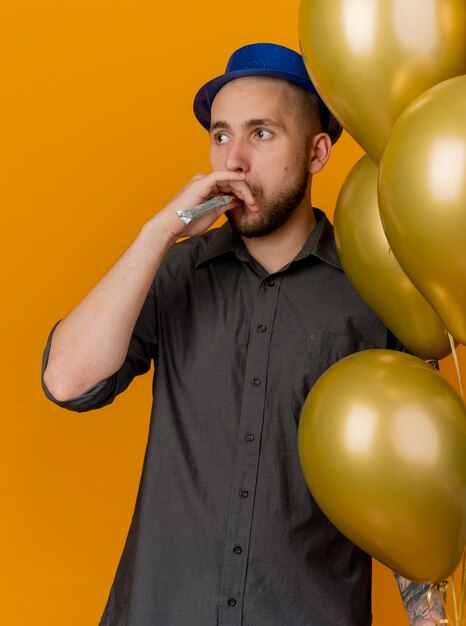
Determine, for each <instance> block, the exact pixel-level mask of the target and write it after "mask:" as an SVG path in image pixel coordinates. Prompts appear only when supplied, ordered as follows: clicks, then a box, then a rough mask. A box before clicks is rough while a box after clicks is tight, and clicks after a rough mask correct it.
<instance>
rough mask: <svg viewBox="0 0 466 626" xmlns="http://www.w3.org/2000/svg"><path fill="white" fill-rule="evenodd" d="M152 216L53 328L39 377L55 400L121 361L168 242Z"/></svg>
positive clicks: (93, 381)
mask: <svg viewBox="0 0 466 626" xmlns="http://www.w3.org/2000/svg"><path fill="white" fill-rule="evenodd" d="M173 242H174V239H171V238H169V237H168V236H167V235H166V234H165V233H164V231H163V230H161V229H159V228H158V224H157V220H156V218H154V219H153V220H151V221H150V222H148V223H147V224H146V225H145V226H144V227H143V228H142V229H141V231H140V233H139V235H138V236H137V237H136V239H135V240H134V241H133V243H132V244H131V245H130V246H129V248H128V249H127V250H126V252H125V253H124V254H123V255H122V256H121V257H120V259H119V260H118V261H117V262H116V263H115V265H114V266H113V267H112V268H111V269H110V270H109V271H108V272H107V274H106V275H105V276H104V277H103V278H102V280H101V281H100V282H99V283H98V284H97V285H96V286H95V287H94V288H93V289H92V290H91V291H90V292H89V293H88V295H87V296H86V297H85V298H84V299H83V300H82V301H81V302H80V303H79V304H78V305H77V306H76V307H75V308H74V309H73V310H72V311H71V313H69V315H67V317H65V318H64V319H63V320H62V321H61V322H60V324H59V325H58V326H57V328H56V329H55V332H54V335H53V339H52V344H51V348H50V355H49V361H48V364H47V368H46V370H45V372H44V381H45V384H46V385H47V387H48V388H49V390H50V392H51V393H52V394H53V395H54V396H55V398H56V399H57V400H61V401H64V400H69V399H70V398H74V397H76V396H78V395H80V394H81V393H83V392H84V391H86V390H87V389H89V388H90V387H92V386H93V385H95V384H97V383H98V382H100V381H101V380H104V379H105V378H107V377H108V376H110V375H111V374H113V373H114V372H116V371H117V370H118V368H119V367H120V366H121V365H122V363H123V361H124V359H125V356H126V353H127V350H128V345H129V341H130V339H131V334H132V332H133V329H134V326H135V324H136V321H137V318H138V315H139V313H140V311H141V308H142V306H143V304H144V301H145V298H146V296H147V293H148V291H149V288H150V285H151V283H152V281H153V278H154V276H155V274H156V272H157V269H158V267H159V266H160V263H161V262H162V260H163V257H164V256H165V254H166V252H167V251H168V249H169V248H170V246H171V245H172V244H173Z"/></svg>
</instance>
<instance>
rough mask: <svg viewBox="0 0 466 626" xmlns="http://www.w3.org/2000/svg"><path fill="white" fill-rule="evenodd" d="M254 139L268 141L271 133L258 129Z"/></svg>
mask: <svg viewBox="0 0 466 626" xmlns="http://www.w3.org/2000/svg"><path fill="white" fill-rule="evenodd" d="M256 137H257V138H258V139H270V138H271V137H272V133H271V132H270V131H268V130H265V129H264V128H258V129H257V130H256Z"/></svg>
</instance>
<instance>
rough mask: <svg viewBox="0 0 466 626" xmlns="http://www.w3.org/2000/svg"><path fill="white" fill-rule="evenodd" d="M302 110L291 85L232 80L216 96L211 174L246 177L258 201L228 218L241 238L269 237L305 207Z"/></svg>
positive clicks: (307, 153)
mask: <svg viewBox="0 0 466 626" xmlns="http://www.w3.org/2000/svg"><path fill="white" fill-rule="evenodd" d="M300 107H302V103H301V101H300V98H299V97H298V95H297V94H296V91H295V90H294V88H293V86H292V85H290V84H289V83H287V82H286V81H283V80H279V79H271V78H262V77H247V78H240V79H237V80H233V81H231V82H230V83H227V84H226V85H225V86H224V87H223V88H222V89H221V90H220V91H219V93H218V94H217V96H216V97H215V100H214V102H213V105H212V112H211V129H210V138H211V143H210V161H211V165H212V169H213V170H230V171H242V172H244V173H245V175H246V183H247V184H248V186H249V187H250V189H251V191H252V192H253V194H254V196H255V198H256V202H257V207H255V210H250V209H249V208H248V206H247V205H244V204H243V205H242V206H240V207H238V208H236V209H233V210H231V211H228V212H227V214H226V215H227V217H228V219H229V220H230V223H231V224H232V226H233V228H234V229H235V230H236V231H237V232H238V233H239V234H241V235H242V236H244V237H259V236H263V235H267V234H269V233H271V232H273V231H274V230H276V229H277V228H279V227H280V226H281V225H282V224H284V223H285V222H286V221H287V220H288V219H289V218H290V217H291V216H292V215H293V214H294V213H295V211H297V210H299V209H303V208H305V207H306V191H307V188H308V182H309V157H310V147H309V146H310V141H309V130H308V129H304V128H303V123H302V117H303V116H302V111H301V109H300ZM306 210H307V208H306Z"/></svg>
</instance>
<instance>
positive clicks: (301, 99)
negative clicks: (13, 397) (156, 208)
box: [44, 44, 434, 626]
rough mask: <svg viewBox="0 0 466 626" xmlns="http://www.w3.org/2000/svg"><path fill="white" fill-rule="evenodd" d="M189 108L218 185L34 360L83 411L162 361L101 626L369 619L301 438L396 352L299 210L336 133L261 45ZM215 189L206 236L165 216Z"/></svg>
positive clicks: (60, 394) (363, 569)
mask: <svg viewBox="0 0 466 626" xmlns="http://www.w3.org/2000/svg"><path fill="white" fill-rule="evenodd" d="M194 111H195V114H196V116H197V118H198V119H199V121H200V122H201V123H202V124H203V126H204V127H205V128H207V129H208V130H209V134H210V158H211V165H212V172H211V173H210V174H208V175H198V176H195V177H194V178H193V179H192V181H191V182H190V183H189V184H188V185H187V186H186V187H185V188H184V189H183V190H182V191H180V193H179V194H178V195H177V196H175V198H174V199H173V200H172V201H171V202H170V203H169V205H168V206H166V207H165V208H164V209H162V210H161V211H160V212H158V213H157V214H156V215H155V216H154V217H153V218H152V219H151V220H149V222H148V223H147V224H145V225H144V226H143V227H142V229H141V231H140V233H139V235H138V236H137V237H136V239H135V240H134V242H133V243H132V244H131V246H130V247H129V248H128V250H127V251H126V252H125V254H124V255H123V256H122V257H121V258H120V260H119V261H118V262H117V263H116V264H115V266H114V267H113V268H112V269H111V270H110V271H109V272H108V274H107V275H106V276H105V277H104V278H103V279H102V281H100V282H99V283H98V284H97V286H96V287H95V288H94V289H93V290H92V291H91V292H90V293H89V294H88V296H86V298H85V299H84V300H83V301H82V302H81V303H80V304H79V305H78V306H77V307H76V308H75V309H74V310H73V311H72V312H71V313H70V314H69V315H68V316H67V317H66V318H65V319H64V320H63V321H62V322H60V324H58V326H57V327H56V329H55V332H54V333H53V338H52V339H51V340H49V344H48V346H47V349H46V352H45V357H44V366H46V367H45V372H44V387H45V390H46V393H47V394H48V396H49V397H50V398H51V399H53V400H54V401H55V402H57V403H58V404H60V405H62V406H64V407H67V408H70V409H73V410H77V411H83V410H89V409H94V408H98V407H101V406H103V405H105V404H108V403H109V402H111V401H112V400H113V399H114V397H115V396H116V395H117V394H118V393H120V392H121V391H122V390H123V389H125V388H126V387H127V385H128V384H129V383H130V381H131V380H132V378H133V377H134V376H135V375H137V374H141V373H143V372H145V371H147V370H148V369H149V367H150V363H151V360H152V359H154V361H155V362H156V375H155V377H154V407H153V415H152V420H151V426H150V434H149V441H148V446H147V451H146V456H145V461H144V468H143V475H142V480H141V485H140V489H139V494H138V499H137V504H136V510H135V514H134V517H133V521H132V524H131V528H130V531H129V535H128V539H127V542H126V545H125V549H124V552H123V556H122V558H121V561H120V564H119V567H118V571H117V574H116V578H115V582H114V584H113V587H112V590H111V593H110V597H109V600H108V603H107V606H106V609H105V612H104V615H103V617H102V621H101V624H102V626H122V625H123V624H124V625H126V626H149V624H150V625H155V624H157V625H160V626H210V625H212V626H213V625H215V624H221V625H232V626H233V625H238V626H239V625H240V624H241V625H243V626H246V625H248V626H304V625H306V626H308V625H311V624H319V625H325V624H326V625H329V626H330V625H332V626H335V625H337V624H341V625H344V626H348V625H355V626H356V625H358V626H361V625H363V624H369V623H370V622H371V611H370V579H371V574H370V571H371V570H370V557H369V556H368V555H366V554H364V553H363V552H362V551H361V550H359V549H358V548H356V547H355V546H354V545H353V544H352V543H351V542H349V541H348V540H347V539H346V538H345V537H343V536H342V535H341V534H340V533H339V532H338V531H337V530H336V529H335V528H334V527H333V525H332V524H331V523H330V522H329V521H328V520H327V519H326V517H325V516H324V515H323V513H322V512H321V511H320V510H319V508H318V507H317V505H316V503H315V502H314V500H313V499H312V497H311V495H310V494H309V492H308V490H307V488H306V485H305V483H304V480H303V477H302V474H301V471H300V467H299V461H298V456H297V441H296V436H297V424H298V420H299V413H300V408H301V406H302V403H303V401H304V399H305V397H306V395H307V393H308V391H309V389H310V388H311V386H312V385H313V383H314V382H315V381H316V380H317V378H318V377H319V376H320V374H321V373H322V372H323V371H325V369H327V367H329V366H330V365H331V364H332V363H333V362H335V361H336V360H338V359H340V358H342V357H344V356H346V355H347V354H350V353H352V352H354V351H357V350H361V349H365V348H374V347H378V348H387V347H393V348H400V346H399V345H398V344H397V342H396V341H395V340H394V338H393V337H392V336H391V335H390V333H389V332H388V331H387V329H386V328H385V327H384V326H383V325H382V323H381V322H380V321H379V320H378V319H377V318H376V317H375V316H374V315H373V314H372V313H371V312H370V311H369V309H368V308H367V307H366V306H365V304H364V303H363V302H362V301H361V300H360V298H359V297H358V296H357V294H356V293H355V292H354V290H353V289H352V288H351V286H350V285H349V283H348V281H347V279H346V277H345V276H344V274H343V272H342V270H341V267H340V264H339V261H338V258H337V255H336V253H335V247H334V243H333V235H332V228H331V225H330V223H329V222H328V221H327V219H326V218H325V216H324V215H323V214H322V213H320V212H319V211H317V210H315V211H313V210H312V208H311V207H312V204H311V181H312V176H313V175H314V174H316V173H318V172H319V171H320V170H321V169H322V167H323V166H324V165H325V163H326V161H327V159H328V157H329V153H330V148H331V143H332V141H333V142H334V141H336V140H337V139H338V137H339V134H340V132H341V128H340V127H339V125H338V123H337V122H336V120H335V119H334V118H333V117H332V116H331V115H330V113H329V111H328V110H327V109H326V107H325V106H324V105H323V103H322V102H321V100H320V98H319V97H318V96H317V94H316V92H315V89H314V87H313V86H312V83H311V82H310V80H309V77H308V76H307V73H306V70H305V68H304V65H303V62H302V59H301V57H300V55H298V54H297V53H295V52H294V51H291V50H288V49H287V48H283V47H281V46H275V45H272V44H253V45H251V46H246V47H244V48H241V49H240V50H238V51H237V52H235V53H234V54H233V56H232V57H231V59H230V61H229V64H228V66H227V70H226V72H225V74H224V75H222V76H220V77H218V78H216V79H213V80H212V81H209V83H207V85H205V86H204V87H203V88H202V89H201V90H200V91H199V93H198V95H197V96H196V98H195V102H194ZM218 194H234V200H233V202H232V203H231V204H230V205H229V206H228V207H227V208H228V211H227V217H228V221H227V222H226V224H225V225H224V226H222V227H221V228H220V229H218V230H211V231H209V232H205V231H206V229H208V228H209V227H210V226H211V225H212V224H213V223H214V221H215V220H216V219H217V217H218V216H219V214H220V211H217V212H216V213H214V214H208V215H205V216H203V217H201V218H198V219H196V220H193V221H192V222H191V223H190V224H189V225H188V226H186V225H184V224H183V223H182V221H180V219H179V218H178V216H177V211H180V210H185V209H188V208H190V207H192V206H195V205H198V204H199V203H202V202H203V201H206V200H207V199H209V198H212V197H213V196H216V195H218ZM187 236H190V237H191V238H190V239H187V240H185V241H183V242H182V243H179V244H176V245H175V242H176V241H177V240H178V239H179V238H180V237H187ZM407 584H408V585H409V583H407ZM409 589H412V587H409ZM416 589H419V588H418V586H416ZM409 593H410V592H409V591H408V595H409ZM416 623H421V622H416ZM424 623H426V624H427V623H429V622H427V621H426V622H424ZM430 623H434V622H430Z"/></svg>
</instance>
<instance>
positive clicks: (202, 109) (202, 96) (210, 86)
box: [193, 68, 343, 144]
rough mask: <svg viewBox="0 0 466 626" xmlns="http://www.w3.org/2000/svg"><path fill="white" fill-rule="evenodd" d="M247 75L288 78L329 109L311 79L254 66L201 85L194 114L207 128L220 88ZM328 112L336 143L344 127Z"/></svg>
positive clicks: (333, 141)
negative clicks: (213, 103)
mask: <svg viewBox="0 0 466 626" xmlns="http://www.w3.org/2000/svg"><path fill="white" fill-rule="evenodd" d="M246 76H271V77H272V78H281V79H282V80H287V81H289V82H291V83H294V84H295V85H299V86H300V87H304V89H307V91H309V92H310V93H312V95H313V96H314V97H315V99H316V100H317V102H318V103H319V105H320V106H321V107H325V111H328V109H327V107H326V106H325V104H324V103H323V102H322V99H321V98H320V96H319V94H318V93H317V91H316V89H315V87H314V85H313V84H312V83H311V81H310V80H306V79H304V78H301V77H300V76H296V74H289V73H288V72H280V71H276V70H270V69H258V68H254V69H245V70H236V71H233V72H229V73H227V74H222V75H221V76H217V77H216V78H213V79H212V80H210V81H209V82H208V83H206V84H205V85H204V86H203V87H201V88H200V89H199V91H198V92H197V94H196V96H195V98H194V103H193V110H194V115H195V116H196V118H197V120H198V121H199V122H200V123H201V124H202V126H203V127H204V128H205V129H206V130H209V129H210V118H211V115H210V111H211V108H212V102H213V101H214V98H215V96H216V95H217V94H218V92H219V91H220V89H221V88H222V87H223V86H224V85H226V84H227V83H229V82H231V81H232V80H236V79H237V78H244V77H246ZM328 114H329V120H328V123H327V128H326V132H327V133H328V134H329V136H330V139H331V140H332V144H334V143H335V142H336V141H337V140H338V139H339V137H340V135H341V133H342V132H343V128H342V127H341V125H340V123H339V122H338V121H337V120H336V119H335V118H334V117H333V115H332V114H331V112H330V111H328Z"/></svg>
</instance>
